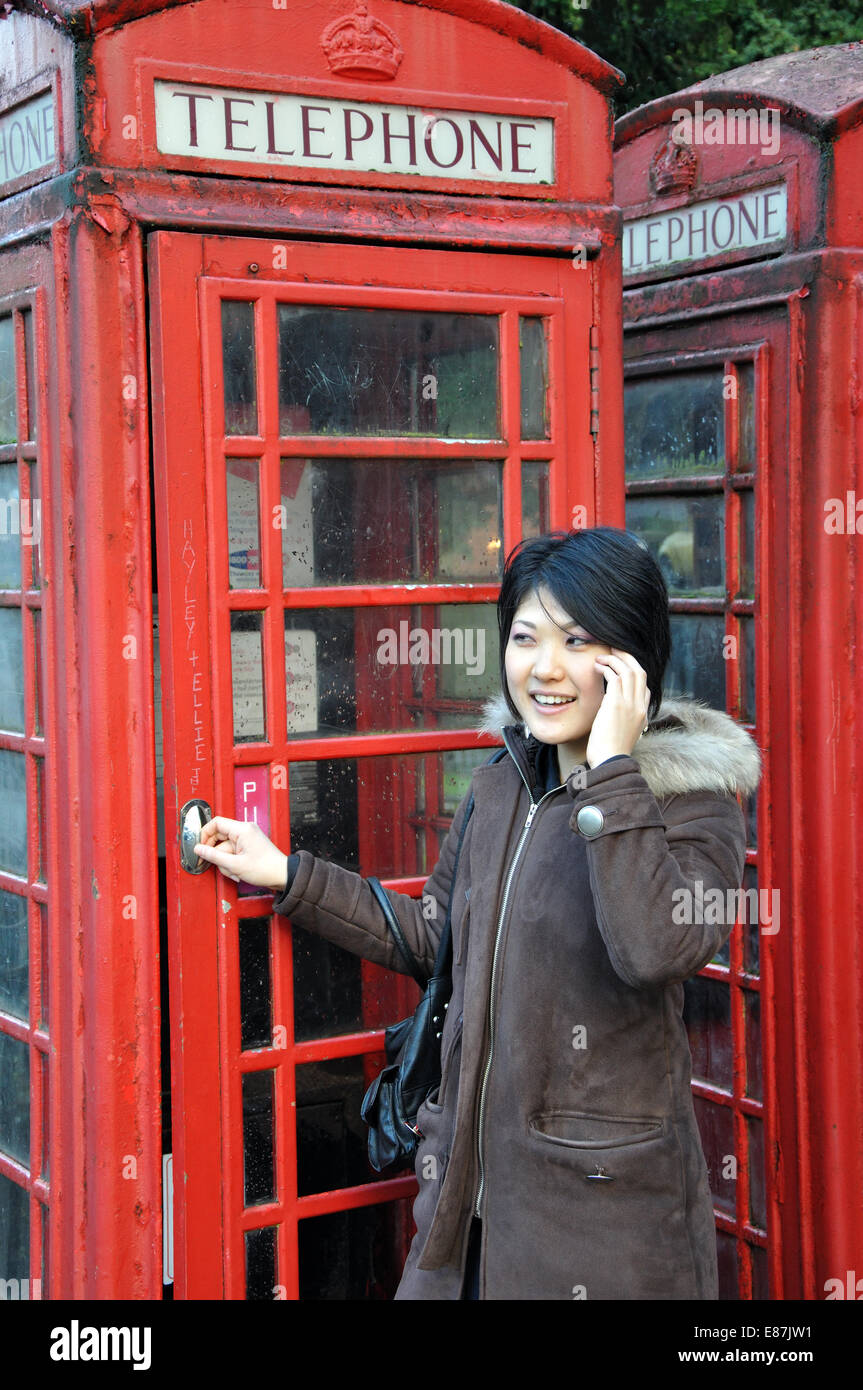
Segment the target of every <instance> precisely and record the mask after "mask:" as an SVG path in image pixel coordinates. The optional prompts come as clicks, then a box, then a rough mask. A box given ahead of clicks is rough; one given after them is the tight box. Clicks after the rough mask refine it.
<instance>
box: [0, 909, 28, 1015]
mask: <svg viewBox="0 0 863 1390" xmlns="http://www.w3.org/2000/svg"><path fill="white" fill-rule="evenodd" d="M29 964H30V955H29V944H28V939H27V899H26V898H21V897H19V896H18V894H17V893H7V892H5V891H4V890H3V889H0V1009H2V1010H4V1012H5V1013H7V1014H14V1015H15V1017H16V1018H21V1019H24V1021H25V1022H26V1021H27V1019H28V1017H29V1003H28V1001H29V989H30V970H29Z"/></svg>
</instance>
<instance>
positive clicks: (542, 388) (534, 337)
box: [518, 318, 549, 439]
mask: <svg viewBox="0 0 863 1390" xmlns="http://www.w3.org/2000/svg"><path fill="white" fill-rule="evenodd" d="M518 326H519V347H520V348H521V437H522V439H547V438H548V433H549V427H548V345H547V343H546V336H545V326H546V320H545V319H542V318H521V319H519V321H518Z"/></svg>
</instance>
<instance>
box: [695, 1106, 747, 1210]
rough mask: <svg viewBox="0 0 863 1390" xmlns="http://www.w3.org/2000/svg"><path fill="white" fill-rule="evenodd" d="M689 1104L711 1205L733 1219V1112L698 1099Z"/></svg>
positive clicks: (735, 1178) (734, 1181)
mask: <svg viewBox="0 0 863 1390" xmlns="http://www.w3.org/2000/svg"><path fill="white" fill-rule="evenodd" d="M692 1104H693V1106H694V1107H695V1118H696V1121H697V1123H698V1132H699V1134H700V1135H701V1145H702V1148H703V1149H704V1157H705V1160H706V1162H707V1172H708V1178H709V1182H710V1191H711V1192H712V1193H713V1203H714V1206H716V1207H717V1208H718V1209H719V1211H723V1212H725V1213H726V1214H727V1215H728V1216H734V1214H735V1211H736V1206H735V1203H736V1201H737V1195H736V1194H737V1157H736V1153H735V1148H734V1113H733V1111H732V1109H731V1107H730V1106H728V1105H717V1104H716V1103H715V1102H714V1101H711V1100H704V1099H702V1097H701V1096H693V1097H692Z"/></svg>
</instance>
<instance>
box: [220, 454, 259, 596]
mask: <svg viewBox="0 0 863 1390" xmlns="http://www.w3.org/2000/svg"><path fill="white" fill-rule="evenodd" d="M225 464H226V468H227V494H228V584H229V585H230V587H231V588H232V589H259V588H260V587H261V537H260V531H259V527H258V505H259V504H258V460H257V459H226V460H225Z"/></svg>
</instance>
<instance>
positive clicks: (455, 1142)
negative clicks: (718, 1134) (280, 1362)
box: [199, 527, 760, 1300]
mask: <svg viewBox="0 0 863 1390" xmlns="http://www.w3.org/2000/svg"><path fill="white" fill-rule="evenodd" d="M498 622H499V627H500V655H501V681H502V694H501V696H500V697H498V698H496V699H494V700H492V701H490V702H489V703H488V704H487V706H486V708H485V711H484V715H485V718H484V721H483V725H482V727H483V729H484V730H485V731H487V732H494V733H500V735H501V736H502V738H503V741H504V743H505V745H506V749H507V752H508V756H506V757H504V758H503V759H502V760H501V761H499V762H498V763H496V764H494V765H488V766H482V767H480V768H478V769H477V770H476V771H475V772H474V774H473V778H472V784H471V785H472V789H473V792H474V797H475V808H474V811H473V815H472V816H471V818H470V821H469V822H468V827H467V831H466V834H465V839H464V845H463V849H462V854H461V859H460V862H459V868H458V881H457V883H456V884H455V894H454V899H453V913H452V926H453V993H452V999H451V1001H450V1004H449V1008H448V1009H447V1011H446V1017H445V1022H444V1024H443V1037H442V1043H441V1046H442V1079H441V1085H440V1090H439V1091H438V1092H437V1094H436V1095H435V1094H433V1095H432V1096H431V1097H430V1098H429V1099H428V1101H427V1102H426V1103H425V1104H424V1105H423V1106H422V1107H421V1108H420V1111H419V1114H418V1116H417V1122H418V1126H419V1129H420V1131H421V1132H422V1135H423V1139H422V1142H421V1143H420V1146H419V1151H418V1155H417V1161H416V1173H417V1178H418V1181H419V1193H418V1195H417V1198H416V1201H415V1203H414V1219H415V1221H416V1227H417V1232H416V1236H415V1237H414V1240H413V1243H412V1245H411V1248H410V1252H409V1254H408V1259H407V1263H406V1265H405V1270H404V1273H403V1276H402V1280H401V1283H400V1285H399V1288H398V1291H397V1293H396V1297H397V1298H399V1299H460V1298H482V1299H583V1298H587V1299H590V1300H594V1299H715V1298H717V1267H716V1239H715V1230H714V1219H713V1206H712V1199H711V1196H710V1191H709V1187H708V1175H707V1167H706V1164H705V1160H704V1155H703V1152H702V1148H701V1143H700V1140H699V1134H698V1129H697V1127H696V1122H695V1115H694V1110H693V1105H692V1096H691V1090H690V1067H691V1057H690V1052H689V1046H688V1041H687V1036H686V1031H685V1028H684V1025H683V1021H682V1018H681V1011H682V1006H683V981H684V980H686V979H687V978H689V977H690V976H691V975H694V974H695V973H696V972H697V971H698V970H700V969H701V968H702V967H703V966H704V965H706V964H707V962H708V961H710V960H712V959H713V957H714V956H715V955H716V954H717V952H718V951H719V950H720V948H721V947H722V945H723V943H724V941H725V940H726V938H727V937H728V935H729V933H730V931H731V928H732V926H733V922H734V914H733V913H729V914H727V916H728V918H729V920H726V921H724V922H721V923H707V922H704V921H702V920H700V919H701V918H702V917H704V916H708V915H711V914H707V913H702V912H699V911H698V910H697V909H696V908H695V904H696V902H697V901H698V900H699V897H700V895H706V894H707V893H708V892H709V891H710V890H711V889H717V888H718V889H721V890H722V893H723V900H726V897H725V895H727V890H729V889H737V888H738V887H739V886H740V883H741V879H742V874H743V865H744V848H745V829H744V820H743V815H742V812H741V810H740V806H739V805H738V802H737V800H736V796H737V794H744V795H746V794H748V793H750V792H751V791H752V790H753V789H754V788H755V787H756V785H757V783H758V780H759V775H760V758H759V753H758V749H757V747H756V746H755V744H754V743H753V741H752V739H751V738H750V737H749V736H748V735H747V734H746V733H745V732H744V731H743V730H742V729H740V728H739V726H738V725H737V724H735V722H734V721H733V720H732V719H730V718H729V717H728V716H727V715H726V714H725V713H722V712H720V711H716V710H711V709H709V708H707V707H706V706H704V705H703V704H700V703H698V702H696V701H694V700H689V699H674V700H672V699H666V700H665V701H663V700H662V676H663V672H664V670H665V666H666V663H667V661H668V657H669V652H670V631H669V619H668V595H667V592H666V588H665V583H664V580H663V578H662V575H661V573H660V570H659V568H658V566H657V565H656V563H655V562H654V560H653V559H652V557H651V556H650V554H649V552H648V551H647V549H646V547H644V545H643V543H642V542H640V541H639V540H637V539H636V538H635V537H634V536H632V535H631V534H630V533H628V532H626V531H618V530H615V529H613V528H609V527H597V528H595V529H593V530H585V531H575V532H569V533H567V532H554V533H552V534H551V535H547V536H541V537H539V538H538V539H533V540H529V541H525V542H522V543H521V544H520V545H519V546H517V547H516V548H515V550H514V551H513V552H512V553H511V555H510V556H509V557H508V560H507V564H506V567H505V574H504V578H503V583H502V586H501V592H500V597H499V600H498ZM466 806H467V797H465V798H464V800H463V801H462V802H461V804H460V806H459V807H458V809H457V811H456V814H455V817H454V819H453V823H452V826H451V828H450V831H449V833H448V836H447V838H446V840H445V842H444V845H443V849H442V852H441V856H440V860H439V861H438V863H437V865H436V866H435V869H434V872H433V873H432V875H431V877H430V878H429V880H428V882H427V884H426V887H425V895H426V896H425V904H424V905H423V904H422V903H420V902H419V901H417V900H416V899H413V898H409V897H406V896H404V895H402V894H400V893H394V892H391V893H390V894H389V896H390V899H391V901H392V904H393V907H394V909H395V912H396V914H397V916H398V919H399V921H400V923H401V926H402V930H403V932H404V934H405V936H406V938H407V940H408V942H409V944H410V946H411V948H412V950H413V952H414V954H415V955H416V956H417V957H418V958H419V959H421V960H422V961H423V962H424V963H425V965H426V966H427V967H428V969H429V971H430V970H431V967H432V965H433V962H434V957H435V951H436V948H437V944H438V941H439V939H440V934H441V930H442V928H443V923H444V920H445V916H446V910H447V903H448V900H449V895H450V887H451V877H452V865H453V858H454V853H455V847H456V844H457V841H458V835H459V831H460V829H461V824H462V819H463V817H464V813H465V810H466ZM217 846H218V847H217ZM199 853H200V854H201V855H202V856H203V857H204V858H206V859H209V860H211V861H212V862H213V863H215V864H217V865H218V866H219V868H220V869H221V870H222V872H223V873H227V874H228V875H229V876H230V877H233V878H238V879H239V878H241V879H245V880H246V881H248V882H251V883H256V884H259V885H262V886H265V887H268V888H271V889H272V890H273V891H274V892H275V893H276V895H277V896H276V900H275V904H274V907H275V910H276V911H277V912H282V913H284V914H285V915H286V916H288V917H290V918H291V920H292V921H293V922H294V923H296V924H297V925H299V926H301V927H305V928H307V929H308V930H310V931H314V932H318V933H319V934H320V935H322V936H324V937H326V938H327V939H328V940H330V941H333V942H336V943H337V944H338V945H340V946H343V947H345V948H347V949H348V950H350V951H354V952H356V953H357V954H359V955H362V956H366V957H367V958H368V959H370V960H373V961H376V962H378V963H379V964H381V965H385V966H388V967H389V968H390V969H393V970H404V968H405V967H404V965H403V963H402V960H401V957H400V955H399V953H398V951H397V949H396V947H395V944H394V942H393V939H392V936H391V934H390V932H389V930H388V928H387V925H386V923H385V921H384V918H383V914H382V912H381V910H380V907H379V904H378V903H377V902H376V900H375V898H374V897H373V895H372V892H371V890H370V888H369V887H368V885H367V884H366V882H365V881H364V879H362V878H361V877H360V876H359V875H357V874H354V873H350V872H348V871H347V870H345V869H342V868H339V867H338V866H337V865H335V864H330V863H328V862H326V861H324V860H322V859H319V858H316V857H315V856H314V855H312V854H310V853H308V851H305V850H303V849H299V851H298V852H297V853H296V854H293V855H291V856H290V858H288V857H286V856H285V855H284V854H283V853H282V852H281V851H280V850H278V849H277V848H276V846H275V845H273V844H272V843H271V842H270V841H269V840H268V839H267V837H266V836H265V835H264V834H263V832H261V831H260V830H258V829H257V827H255V826H254V825H247V824H245V823H243V822H240V821H234V820H226V819H224V818H223V817H221V816H217V817H215V819H214V820H212V821H210V822H209V824H208V825H207V826H205V827H204V830H203V833H202V837H201V846H199ZM430 900H431V903H432V906H433V907H434V909H435V910H434V911H433V912H430V911H429V902H430ZM701 901H703V898H701ZM429 1160H433V1161H429Z"/></svg>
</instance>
